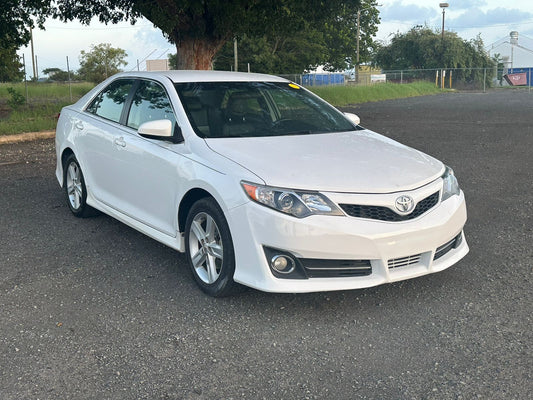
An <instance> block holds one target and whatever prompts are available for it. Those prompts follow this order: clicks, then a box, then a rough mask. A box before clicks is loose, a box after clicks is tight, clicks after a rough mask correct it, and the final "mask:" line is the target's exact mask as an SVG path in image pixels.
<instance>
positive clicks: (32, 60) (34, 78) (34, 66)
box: [30, 26, 37, 81]
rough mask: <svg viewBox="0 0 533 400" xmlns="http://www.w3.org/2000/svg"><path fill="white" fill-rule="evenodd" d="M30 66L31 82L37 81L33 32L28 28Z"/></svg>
mask: <svg viewBox="0 0 533 400" xmlns="http://www.w3.org/2000/svg"><path fill="white" fill-rule="evenodd" d="M30 45H31V65H32V66H33V80H35V81H36V80H37V66H36V65H35V53H34V52H33V30H32V29H31V26H30Z"/></svg>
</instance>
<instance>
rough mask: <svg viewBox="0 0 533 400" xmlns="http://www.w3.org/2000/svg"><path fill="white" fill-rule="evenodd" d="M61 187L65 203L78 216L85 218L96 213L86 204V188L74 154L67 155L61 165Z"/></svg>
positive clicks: (96, 213) (96, 212)
mask: <svg viewBox="0 0 533 400" xmlns="http://www.w3.org/2000/svg"><path fill="white" fill-rule="evenodd" d="M63 188H64V190H65V197H66V199H67V204H68V206H69V208H70V211H72V214H74V215H75V216H76V217H78V218H87V217H92V216H94V215H98V211H97V210H95V209H94V208H92V207H91V206H89V205H87V188H86V187H85V178H84V177H83V172H82V171H81V167H80V164H79V163H78V160H77V159H76V156H74V154H71V155H70V156H68V157H67V160H66V161H65V165H64V166H63Z"/></svg>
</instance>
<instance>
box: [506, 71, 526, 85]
mask: <svg viewBox="0 0 533 400" xmlns="http://www.w3.org/2000/svg"><path fill="white" fill-rule="evenodd" d="M504 78H505V80H506V81H507V83H508V84H509V85H511V86H521V85H527V74H526V73H525V72H522V73H520V74H507V75H504Z"/></svg>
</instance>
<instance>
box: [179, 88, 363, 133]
mask: <svg viewBox="0 0 533 400" xmlns="http://www.w3.org/2000/svg"><path fill="white" fill-rule="evenodd" d="M175 87H176V90H177V92H178V95H179V97H180V99H181V102H182V104H183V107H184V109H185V112H186V113H187V116H188V118H189V121H190V122H191V125H192V127H193V128H194V130H195V132H196V134H197V135H198V136H200V137H204V138H222V137H258V136H282V135H308V134H318V133H332V132H344V131H352V130H355V129H356V127H355V126H354V125H353V124H352V123H350V122H349V121H348V120H347V119H346V118H345V117H344V116H343V115H342V114H341V113H340V112H339V111H337V110H336V109H335V108H333V107H332V106H330V105H329V104H327V103H326V102H324V101H323V100H321V99H320V98H318V97H317V96H314V95H313V94H310V93H309V92H307V91H306V90H304V89H302V88H301V87H300V86H298V85H296V84H294V83H289V82H194V83H176V84H175Z"/></svg>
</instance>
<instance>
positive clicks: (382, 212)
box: [339, 192, 439, 222]
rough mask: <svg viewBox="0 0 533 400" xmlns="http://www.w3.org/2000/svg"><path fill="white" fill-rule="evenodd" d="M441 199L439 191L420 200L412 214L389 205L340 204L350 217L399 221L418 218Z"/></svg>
mask: <svg viewBox="0 0 533 400" xmlns="http://www.w3.org/2000/svg"><path fill="white" fill-rule="evenodd" d="M438 201H439V192H435V193H433V194H432V195H430V196H428V197H426V198H425V199H423V200H420V201H419V202H418V204H417V205H416V207H415V209H414V210H413V212H411V214H408V215H400V214H397V213H395V212H394V211H393V210H391V209H390V208H388V207H382V206H364V205H357V204H339V206H340V207H341V208H342V209H343V210H344V212H345V213H346V214H348V215H349V216H350V217H357V218H367V219H376V220H379V221H387V222H399V221H409V220H411V219H414V218H417V217H419V216H421V215H422V214H424V213H425V212H426V211H429V210H430V209H431V208H433V207H434V206H435V205H436V204H437V203H438Z"/></svg>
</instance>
